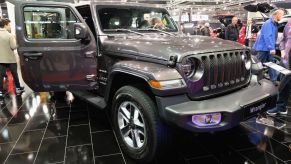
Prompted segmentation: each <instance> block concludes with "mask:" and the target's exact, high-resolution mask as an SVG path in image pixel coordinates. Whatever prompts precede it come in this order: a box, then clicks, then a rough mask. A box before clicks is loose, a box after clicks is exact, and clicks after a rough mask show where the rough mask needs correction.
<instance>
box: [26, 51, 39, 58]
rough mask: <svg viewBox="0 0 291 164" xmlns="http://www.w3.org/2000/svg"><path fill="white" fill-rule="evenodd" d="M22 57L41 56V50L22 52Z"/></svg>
mask: <svg viewBox="0 0 291 164" xmlns="http://www.w3.org/2000/svg"><path fill="white" fill-rule="evenodd" d="M23 56H24V57H42V53H41V52H26V53H23Z"/></svg>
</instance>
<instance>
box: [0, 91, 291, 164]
mask: <svg viewBox="0 0 291 164" xmlns="http://www.w3.org/2000/svg"><path fill="white" fill-rule="evenodd" d="M61 100H62V99H61ZM5 102H6V103H5V105H3V106H2V107H1V110H0V163H7V164H30V163H31V164H33V163H38V164H39V163H40V164H45V163H56V164H57V163H60V164H61V163H68V164H83V163H84V164H85V163H86V164H87V163H88V164H89V163H90V164H91V163H96V164H123V163H127V164H134V162H133V161H131V160H130V159H128V158H127V157H126V156H124V154H123V153H122V152H121V151H120V148H119V145H118V143H117V141H116V139H115V137H114V133H113V131H112V128H111V125H110V123H109V121H108V119H107V116H106V115H105V114H104V113H103V112H101V111H99V110H98V109H96V108H95V107H94V106H91V105H89V104H87V103H86V102H84V101H81V100H79V99H78V98H77V99H76V100H75V101H74V102H73V104H72V105H71V106H69V105H67V104H66V103H65V101H55V100H54V98H53V97H51V96H50V94H49V93H25V94H23V95H22V96H21V97H20V96H19V97H15V96H9V95H6V98H5ZM290 114H291V111H290V110H289V116H287V117H276V118H274V119H275V121H277V122H285V123H286V127H284V128H283V129H280V130H278V129H274V128H270V127H266V126H264V125H259V124H256V122H255V120H254V119H251V120H248V121H246V122H244V123H242V124H241V125H240V126H238V127H236V128H234V129H232V130H229V131H225V132H220V133H214V134H193V133H188V132H185V131H182V130H179V131H178V132H177V133H176V135H174V138H175V139H174V140H175V143H174V145H173V146H172V150H171V152H170V153H169V154H168V155H166V156H160V157H158V158H157V159H155V162H154V163H156V164H157V163H159V164H164V163H169V164H184V163H185V164H186V163H187V164H192V163H195V164H200V163H201V164H208V163H211V164H214V163H230V164H240V163H242V164H243V163H244V164H247V163H260V164H266V163H268V164H272V163H274V164H275V163H290V164H291V115H290ZM177 134H179V135H177Z"/></svg>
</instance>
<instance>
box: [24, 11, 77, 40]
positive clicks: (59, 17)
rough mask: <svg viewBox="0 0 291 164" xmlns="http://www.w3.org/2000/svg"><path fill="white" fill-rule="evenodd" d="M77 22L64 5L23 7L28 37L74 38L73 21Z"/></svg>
mask: <svg viewBox="0 0 291 164" xmlns="http://www.w3.org/2000/svg"><path fill="white" fill-rule="evenodd" d="M77 22H79V21H78V19H77V18H76V17H75V15H74V14H73V12H72V11H71V10H70V9H69V8H65V7H35V6H34V7H24V26H25V33H26V37H27V38H28V39H74V23H77Z"/></svg>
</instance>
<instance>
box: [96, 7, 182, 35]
mask: <svg viewBox="0 0 291 164" xmlns="http://www.w3.org/2000/svg"><path fill="white" fill-rule="evenodd" d="M98 14H99V19H100V22H101V24H100V26H101V29H102V31H103V32H128V31H126V30H114V29H128V30H132V31H139V32H142V31H143V30H144V31H147V32H149V29H158V30H151V32H161V31H159V30H162V31H166V32H177V31H178V29H177V26H176V24H175V23H174V21H173V19H172V18H171V17H170V15H169V14H168V12H167V11H166V10H164V9H156V8H137V7H134V8H133V7H123V8H121V7H119V8H112V7H111V8H110V7H108V8H101V9H99V10H98Z"/></svg>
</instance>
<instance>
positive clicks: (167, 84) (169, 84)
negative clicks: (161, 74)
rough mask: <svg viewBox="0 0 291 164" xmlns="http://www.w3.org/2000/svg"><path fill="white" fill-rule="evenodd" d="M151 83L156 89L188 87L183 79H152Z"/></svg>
mask: <svg viewBox="0 0 291 164" xmlns="http://www.w3.org/2000/svg"><path fill="white" fill-rule="evenodd" d="M149 84H150V85H151V87H153V88H155V89H160V90H166V89H176V88H183V87H186V84H185V82H184V80H183V79H178V80H168V81H157V80H150V81H149Z"/></svg>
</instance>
